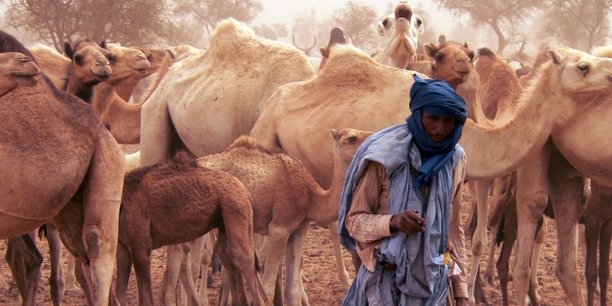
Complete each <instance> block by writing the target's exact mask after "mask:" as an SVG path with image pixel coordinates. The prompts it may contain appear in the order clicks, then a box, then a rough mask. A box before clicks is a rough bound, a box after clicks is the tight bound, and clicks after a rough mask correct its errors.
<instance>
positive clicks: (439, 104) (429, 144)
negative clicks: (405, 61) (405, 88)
mask: <svg viewBox="0 0 612 306" xmlns="http://www.w3.org/2000/svg"><path fill="white" fill-rule="evenodd" d="M413 77H414V84H413V85H412V88H411V89H410V112H411V114H410V116H408V118H407V119H406V123H407V124H408V129H409V130H410V133H412V135H413V136H414V140H415V141H416V143H417V145H418V147H419V149H420V151H421V155H422V159H423V164H422V165H421V168H420V169H419V170H418V172H417V174H416V177H415V184H414V186H415V188H418V187H420V186H422V185H425V184H429V182H431V178H432V176H433V175H435V174H436V173H437V172H438V171H439V170H440V169H441V168H442V166H443V165H444V164H445V163H446V162H447V161H448V160H449V159H450V158H451V157H452V155H453V149H454V148H455V145H456V144H457V142H459V138H461V132H462V131H463V125H464V124H465V120H466V118H467V107H466V105H465V101H463V98H461V96H459V95H458V94H457V92H456V91H455V89H453V88H452V87H451V86H450V85H449V84H448V83H447V82H446V81H443V80H440V79H422V78H420V77H419V76H417V75H416V74H414V75H413ZM423 110H425V111H427V112H428V113H430V114H432V115H436V116H454V117H455V119H456V125H455V130H454V133H453V135H452V137H450V138H449V139H447V140H445V141H443V142H434V141H433V140H432V139H431V137H429V135H428V134H427V131H426V130H425V127H424V126H423V120H422V112H423Z"/></svg>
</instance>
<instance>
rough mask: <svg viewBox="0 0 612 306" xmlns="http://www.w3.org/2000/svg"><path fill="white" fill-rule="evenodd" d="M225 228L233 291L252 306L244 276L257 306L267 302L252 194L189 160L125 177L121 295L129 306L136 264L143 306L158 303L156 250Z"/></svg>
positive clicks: (221, 243)
mask: <svg viewBox="0 0 612 306" xmlns="http://www.w3.org/2000/svg"><path fill="white" fill-rule="evenodd" d="M213 228H218V229H219V240H218V247H220V248H221V250H222V252H223V253H221V254H223V256H221V259H222V262H223V265H224V266H225V267H226V269H228V271H230V273H231V275H232V293H233V296H234V298H235V299H237V300H238V301H239V302H240V303H241V305H245V304H246V293H245V291H244V286H243V280H242V276H244V278H245V280H246V283H247V286H248V288H249V291H250V292H251V295H252V301H253V302H252V303H253V305H266V304H267V300H266V297H265V294H264V293H263V288H262V287H261V282H260V281H259V279H258V276H257V272H256V264H255V252H254V249H253V209H252V203H251V195H250V193H249V190H248V189H247V188H246V187H245V186H244V185H243V184H242V183H241V182H240V181H239V180H238V179H236V178H235V177H233V176H231V175H230V174H227V173H226V172H223V171H220V170H214V169H208V168H205V167H201V166H198V164H197V163H196V162H195V161H194V160H188V157H186V156H177V157H175V158H174V159H170V160H167V161H164V162H160V163H158V164H155V165H152V166H148V167H143V168H139V169H136V170H134V171H132V172H130V173H128V174H127V175H126V177H125V182H124V189H123V201H122V206H121V211H120V215H119V247H118V250H117V283H116V294H117V299H118V301H119V302H120V303H121V305H126V304H125V301H126V290H127V285H128V280H129V276H130V269H131V265H132V262H133V263H134V269H135V271H136V278H137V282H138V304H139V305H153V293H152V288H151V271H150V265H151V258H150V256H151V251H152V250H153V249H157V248H159V247H162V246H165V245H170V244H177V243H182V242H186V241H191V240H194V239H196V238H198V237H200V236H202V235H204V234H205V233H207V232H208V231H210V230H212V229H213Z"/></svg>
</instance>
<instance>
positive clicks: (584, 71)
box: [576, 62, 589, 75]
mask: <svg viewBox="0 0 612 306" xmlns="http://www.w3.org/2000/svg"><path fill="white" fill-rule="evenodd" d="M576 67H577V68H578V70H579V71H580V73H581V74H582V75H587V73H589V64H588V63H584V62H582V63H578V64H576Z"/></svg>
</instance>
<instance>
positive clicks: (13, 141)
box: [0, 32, 123, 305]
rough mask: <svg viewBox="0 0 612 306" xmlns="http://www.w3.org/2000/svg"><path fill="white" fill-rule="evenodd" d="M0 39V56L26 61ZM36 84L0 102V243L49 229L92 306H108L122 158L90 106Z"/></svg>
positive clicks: (46, 83) (45, 83)
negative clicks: (72, 261)
mask: <svg viewBox="0 0 612 306" xmlns="http://www.w3.org/2000/svg"><path fill="white" fill-rule="evenodd" d="M0 40H1V41H2V43H1V44H0V45H1V46H2V48H3V50H2V51H3V52H21V53H23V54H26V55H27V56H29V57H30V58H33V55H32V54H31V53H30V52H29V50H27V49H26V48H25V47H24V46H23V45H22V44H21V43H20V42H19V41H17V40H16V39H15V38H14V37H13V36H11V35H9V34H7V33H5V32H0ZM36 78H37V83H36V85H34V86H33V87H23V86H21V87H17V88H15V89H13V90H12V91H10V92H8V93H6V94H4V95H3V96H2V97H0V105H1V106H0V107H1V108H2V109H3V111H2V112H0V113H1V114H2V115H3V118H2V120H0V121H2V125H3V126H2V131H3V133H4V134H5V135H10V137H2V140H1V142H2V145H1V146H0V156H1V158H0V160H1V161H2V162H1V163H2V166H1V167H2V169H4V173H5V179H6V180H5V184H3V185H2V187H1V188H0V194H2V196H0V198H1V199H2V209H1V211H2V213H0V221H1V222H0V224H1V225H0V238H11V237H16V236H19V235H22V234H25V233H27V232H30V231H32V230H34V229H36V228H38V227H39V226H41V225H43V224H46V223H49V222H51V223H53V224H54V225H55V226H56V227H57V229H58V230H59V232H60V236H61V238H62V241H63V242H64V244H65V245H66V246H67V248H68V249H69V250H70V252H71V253H73V254H74V255H76V256H77V257H78V258H79V260H80V261H81V263H82V266H83V268H84V270H85V271H87V273H86V275H87V277H88V280H89V283H90V284H92V286H91V291H90V292H89V293H90V295H91V296H92V297H93V300H92V305H108V299H109V293H110V282H111V279H112V273H113V269H112V267H113V266H114V262H115V254H116V246H117V225H118V218H119V203H120V197H121V190H122V180H123V156H122V153H121V151H120V149H119V146H118V144H117V143H116V141H115V140H114V139H113V138H112V135H111V134H110V133H109V132H108V131H107V130H106V129H105V128H104V126H102V125H101V124H100V123H99V122H98V121H97V118H96V116H95V114H94V113H93V112H92V111H91V108H90V106H88V105H86V104H85V103H83V102H82V101H80V100H78V99H76V97H74V96H71V95H68V94H66V93H64V92H62V91H60V90H58V89H57V88H56V87H55V86H54V85H53V83H52V82H51V81H50V80H49V79H48V78H47V77H46V76H44V75H38V76H36ZM43 102H44V103H43ZM41 116H44V118H45V120H43V121H41V120H40V117H41ZM23 131H27V133H24V132H23ZM33 190H35V192H33Z"/></svg>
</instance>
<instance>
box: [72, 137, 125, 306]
mask: <svg viewBox="0 0 612 306" xmlns="http://www.w3.org/2000/svg"><path fill="white" fill-rule="evenodd" d="M123 160H124V157H123V152H122V151H121V149H120V148H119V146H118V145H117V143H116V142H115V140H113V139H105V142H101V143H99V144H98V150H97V151H96V153H95V154H94V156H93V159H92V161H91V165H90V167H89V170H88V172H87V178H86V181H85V182H84V185H83V186H84V187H83V199H84V201H83V202H84V203H83V213H84V214H83V216H84V220H83V221H84V222H83V227H82V233H81V239H82V242H83V244H84V248H85V253H86V254H87V259H88V260H89V267H90V270H89V271H87V272H86V275H87V274H89V275H90V276H91V283H89V285H90V289H91V292H92V296H93V298H94V304H93V305H94V306H108V302H109V297H110V289H111V282H112V279H113V270H114V267H115V261H116V259H117V242H118V240H119V238H118V232H119V206H120V204H121V195H122V190H123V176H124V170H123ZM111 163H115V164H111ZM117 170H118V171H117Z"/></svg>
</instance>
